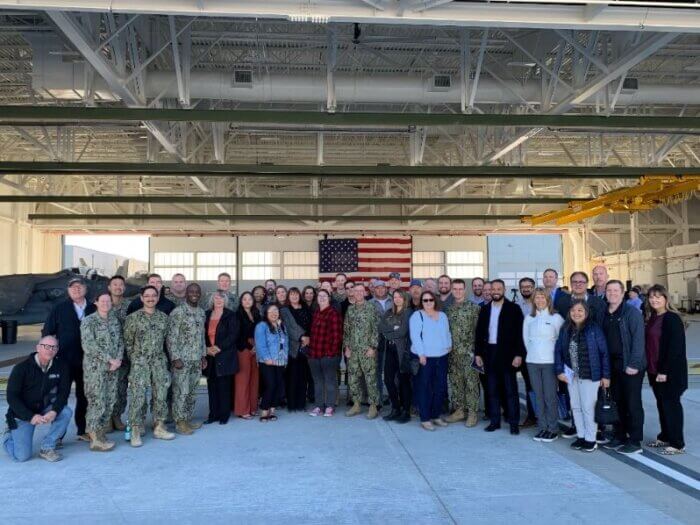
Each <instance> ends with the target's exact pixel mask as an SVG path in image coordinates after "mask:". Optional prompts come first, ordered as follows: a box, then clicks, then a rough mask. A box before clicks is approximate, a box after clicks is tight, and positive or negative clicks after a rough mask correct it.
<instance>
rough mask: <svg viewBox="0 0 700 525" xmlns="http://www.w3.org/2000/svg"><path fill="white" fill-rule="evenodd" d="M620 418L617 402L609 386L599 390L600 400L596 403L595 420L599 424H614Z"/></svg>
mask: <svg viewBox="0 0 700 525" xmlns="http://www.w3.org/2000/svg"><path fill="white" fill-rule="evenodd" d="M619 420H620V414H619V412H618V410H617V403H615V401H614V400H613V398H612V396H611V395H610V389H609V388H601V389H600V390H598V400H597V401H596V404H595V422H596V423H598V424H599V425H612V424H613V423H617V422H618V421H619Z"/></svg>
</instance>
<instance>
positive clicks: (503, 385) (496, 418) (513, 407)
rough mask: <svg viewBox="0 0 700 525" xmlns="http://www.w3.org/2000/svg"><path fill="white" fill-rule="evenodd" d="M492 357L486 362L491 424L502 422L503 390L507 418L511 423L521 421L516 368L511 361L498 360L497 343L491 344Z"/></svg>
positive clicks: (516, 423)
mask: <svg viewBox="0 0 700 525" xmlns="http://www.w3.org/2000/svg"><path fill="white" fill-rule="evenodd" d="M492 346H493V348H489V354H490V356H489V357H490V359H488V360H487V362H486V380H487V387H488V404H489V418H490V419H491V424H493V425H500V424H501V392H505V405H506V420H507V421H508V423H509V424H511V425H518V424H519V423H520V398H519V397H518V380H517V378H516V376H515V368H513V367H512V366H509V363H499V362H496V360H497V355H496V351H497V350H496V348H495V345H489V347H492Z"/></svg>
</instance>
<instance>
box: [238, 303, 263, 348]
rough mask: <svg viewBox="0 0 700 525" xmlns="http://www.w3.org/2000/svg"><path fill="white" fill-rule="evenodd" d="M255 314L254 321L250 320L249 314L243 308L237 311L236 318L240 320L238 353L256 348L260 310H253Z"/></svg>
mask: <svg viewBox="0 0 700 525" xmlns="http://www.w3.org/2000/svg"><path fill="white" fill-rule="evenodd" d="M251 311H252V313H253V320H252V321H251V320H250V317H248V314H246V313H245V309H244V308H243V307H239V308H238V310H236V318H237V320H238V351H239V352H242V351H243V350H246V349H248V350H250V349H251V348H252V347H253V346H255V327H256V326H257V324H258V323H259V322H260V320H261V318H260V312H258V309H257V308H255V307H253V309H252V310H251Z"/></svg>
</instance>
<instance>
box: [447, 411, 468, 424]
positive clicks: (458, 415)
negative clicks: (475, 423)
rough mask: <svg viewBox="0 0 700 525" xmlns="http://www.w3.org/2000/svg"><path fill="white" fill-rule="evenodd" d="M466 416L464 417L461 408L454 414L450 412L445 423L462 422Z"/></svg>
mask: <svg viewBox="0 0 700 525" xmlns="http://www.w3.org/2000/svg"><path fill="white" fill-rule="evenodd" d="M465 417H466V416H465V415H464V410H462V409H461V408H458V409H457V410H455V411H454V412H452V413H451V414H450V415H449V416H447V417H446V418H445V421H447V422H448V423H457V422H458V421H462V420H463V419H464V418H465Z"/></svg>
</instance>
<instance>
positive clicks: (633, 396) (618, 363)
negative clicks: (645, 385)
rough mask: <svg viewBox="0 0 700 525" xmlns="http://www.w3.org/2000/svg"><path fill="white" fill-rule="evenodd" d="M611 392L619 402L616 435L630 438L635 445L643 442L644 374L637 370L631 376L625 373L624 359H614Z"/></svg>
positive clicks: (622, 438)
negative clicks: (618, 419)
mask: <svg viewBox="0 0 700 525" xmlns="http://www.w3.org/2000/svg"><path fill="white" fill-rule="evenodd" d="M611 364H612V367H611V368H612V373H611V374H610V375H611V377H610V393H611V394H612V398H613V399H614V400H615V402H616V403H617V409H618V411H619V413H620V421H619V422H618V423H616V424H615V425H614V426H613V428H614V431H615V437H616V438H617V439H620V440H622V441H626V440H629V441H630V442H632V443H633V444H635V445H639V444H641V442H642V439H643V438H644V436H643V433H642V432H643V428H644V407H643V406H642V381H643V380H644V374H642V372H641V371H640V372H637V373H636V374H635V375H633V376H630V375H627V374H626V373H625V370H624V367H623V365H622V359H613V360H612V363H611Z"/></svg>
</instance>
